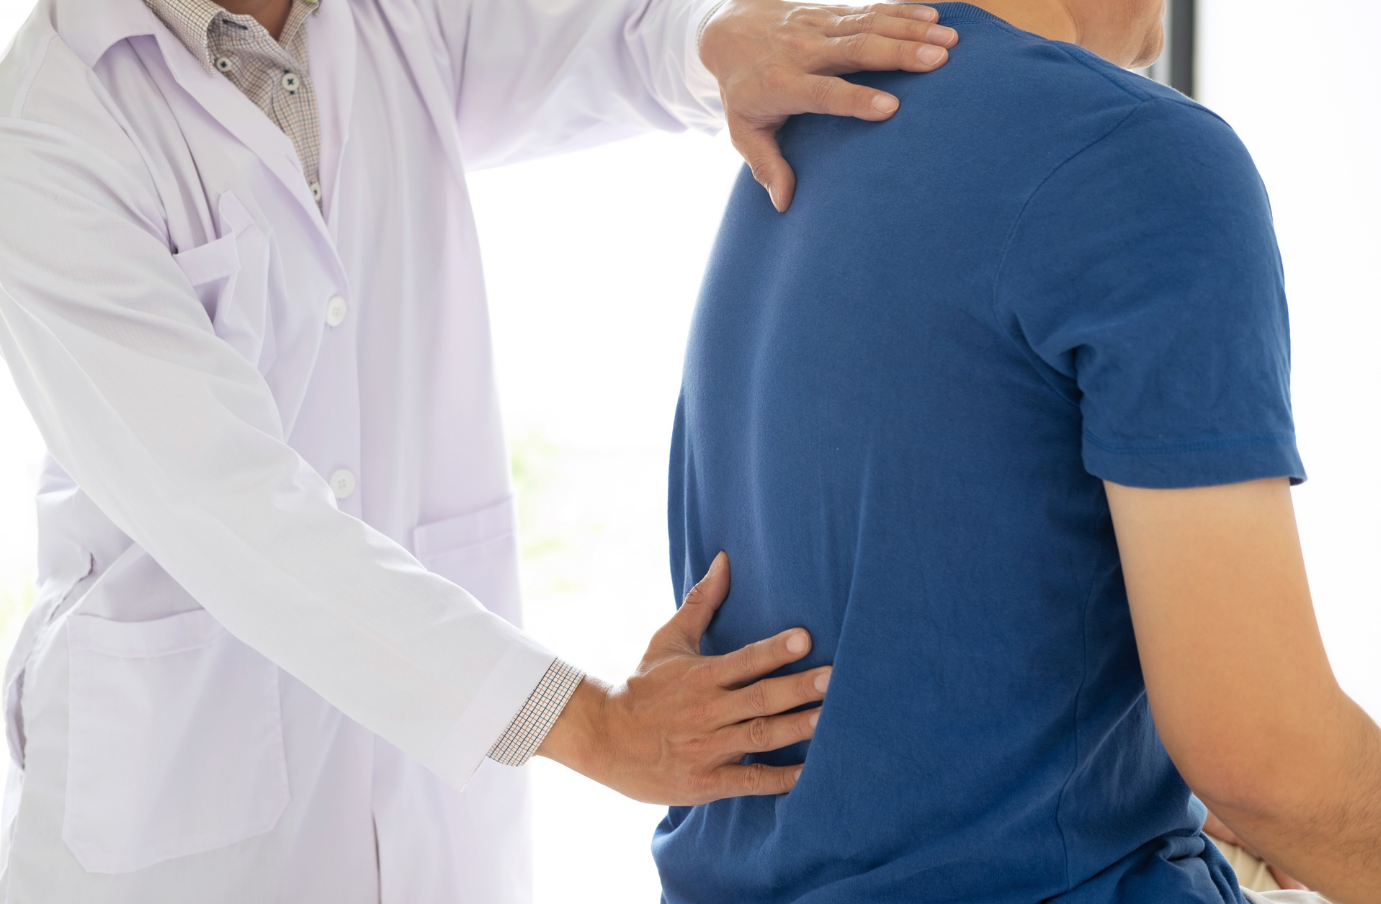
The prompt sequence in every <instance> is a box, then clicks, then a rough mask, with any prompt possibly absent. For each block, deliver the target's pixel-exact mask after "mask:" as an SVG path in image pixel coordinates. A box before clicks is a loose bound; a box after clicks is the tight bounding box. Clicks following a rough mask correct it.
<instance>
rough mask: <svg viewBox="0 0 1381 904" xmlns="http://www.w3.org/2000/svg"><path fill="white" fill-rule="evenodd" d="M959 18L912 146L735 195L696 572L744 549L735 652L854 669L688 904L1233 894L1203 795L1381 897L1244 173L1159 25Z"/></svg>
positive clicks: (1273, 299)
mask: <svg viewBox="0 0 1381 904" xmlns="http://www.w3.org/2000/svg"><path fill="white" fill-rule="evenodd" d="M938 8H939V9H940V11H941V14H942V21H943V22H944V23H945V24H947V25H951V26H953V27H955V28H956V29H957V30H958V31H959V34H960V40H961V42H962V44H961V46H962V48H963V53H962V54H961V53H956V54H955V55H954V59H953V60H952V61H951V63H950V64H949V65H948V66H946V67H945V68H944V69H942V70H940V71H938V72H936V73H933V74H931V75H928V76H926V77H924V78H917V77H913V76H909V75H905V74H888V75H868V76H863V77H860V78H859V81H861V82H863V83H866V84H869V85H873V86H876V87H879V88H883V89H885V90H887V91H890V92H893V93H894V94H896V95H897V96H898V97H900V98H901V99H902V107H901V111H900V112H899V113H898V115H897V116H896V117H895V118H894V119H892V120H891V121H889V122H886V123H881V124H872V123H863V122H858V121H852V120H840V119H831V118H825V117H821V116H802V117H799V118H796V119H794V120H793V121H791V122H790V123H789V124H788V125H787V126H786V127H785V128H784V129H783V131H782V133H781V136H780V137H781V140H782V146H783V148H784V150H785V152H786V156H787V158H788V159H789V161H790V162H791V164H792V166H793V167H795V170H796V172H797V174H798V175H799V177H800V182H799V185H800V188H799V191H798V194H797V195H796V198H795V202H794V206H793V207H792V208H791V209H790V211H789V212H788V213H786V214H784V215H780V214H777V213H776V212H775V211H774V210H773V208H772V206H771V204H770V203H769V201H768V199H767V196H766V195H765V194H764V193H763V192H762V191H761V190H758V189H757V187H756V186H753V185H752V183H751V180H750V179H749V178H748V176H747V174H745V175H744V177H743V179H742V180H741V181H740V184H739V185H738V187H737V189H736V191H735V193H734V195H733V198H732V200H731V201H730V204H729V209H728V212H727V214H726V216H725V220H724V225H723V228H722V231H721V234H720V237H719V240H718V244H717V247H716V250H715V253H714V256H713V259H712V261H711V264H710V267H709V271H708V273H707V276H706V281H705V285H704V288H703V292H702V296H701V300H700V306H699V310H698V312H697V314H696V319H695V324H694V327H693V331H692V336H691V341H690V346H689V350H688V353H687V360H686V366H685V375H684V383H683V390H682V398H681V402H680V405H679V408H678V414H677V422H676V432H675V438H674V441H673V453H672V455H673V458H672V468H671V475H672V489H671V514H670V529H671V539H672V562H673V571H674V576H675V580H676V583H677V586H678V588H679V589H680V590H682V591H684V590H686V589H688V588H689V586H690V582H691V581H692V580H693V578H694V576H698V575H700V574H703V573H705V571H706V568H707V567H708V565H709V563H710V561H711V560H712V559H713V558H714V557H715V555H716V553H717V552H718V551H719V550H725V551H727V552H728V554H729V558H730V560H731V562H732V563H733V565H734V570H733V573H732V597H733V598H732V600H731V601H730V602H731V605H726V606H725V607H724V608H723V609H722V610H721V612H720V614H719V615H718V616H717V617H716V621H715V622H714V623H713V625H712V627H711V630H710V632H709V634H708V635H707V637H706V643H705V645H706V647H707V650H706V652H712V653H727V652H729V651H731V650H734V649H736V648H738V647H740V646H742V645H743V644H745V643H748V642H750V641H752V640H754V639H756V638H759V637H764V636H770V635H773V634H775V633H776V632H778V631H781V630H783V629H786V628H789V627H791V626H794V625H803V626H804V627H806V628H808V629H809V630H810V632H811V633H812V635H813V636H814V639H815V648H814V650H813V652H812V653H811V655H810V656H809V657H808V658H807V659H805V660H803V661H802V662H800V663H798V664H797V667H793V670H797V669H804V668H813V667H817V666H820V665H824V664H828V663H833V665H834V671H833V677H832V680H831V684H830V688H829V696H828V699H827V701H826V702H825V704H824V707H823V709H822V710H821V712H820V719H819V724H818V728H817V730H816V734H815V737H814V740H813V741H811V742H809V743H808V744H801V745H798V746H795V747H790V748H785V749H782V750H779V751H776V752H774V753H770V754H765V755H762V756H760V757H757V758H756V759H757V760H758V761H760V762H764V763H771V764H778V765H790V764H794V763H802V762H803V763H804V764H805V766H804V770H803V772H802V773H801V776H800V779H799V781H798V783H797V785H796V786H795V788H794V790H792V791H791V792H790V793H789V794H787V795H785V796H782V797H777V798H770V797H769V798H740V799H737V800H729V801H722V802H719V803H714V804H709V805H706V806H700V807H692V808H673V809H672V810H671V812H670V813H669V815H668V816H667V818H666V820H665V821H664V822H663V824H662V825H661V827H660V828H659V830H658V834H657V838H656V840H655V842H654V854H655V857H656V860H657V864H658V868H659V870H660V872H661V877H662V882H663V888H664V895H665V901H667V902H669V904H738V902H753V904H777V902H800V904H845V902H848V904H883V902H903V901H924V902H935V904H939V902H975V904H998V902H1003V904H1036V902H1041V901H1058V902H1064V904H1074V902H1081V904H1113V902H1118V904H1180V902H1185V904H1188V902H1205V904H1223V902H1241V901H1242V900H1243V893H1242V892H1240V891H1239V889H1238V887H1237V883H1236V880H1235V878H1234V876H1233V874H1232V871H1231V869H1230V868H1229V866H1228V865H1227V863H1226V861H1225V860H1224V859H1223V858H1222V856H1221V855H1220V854H1219V853H1218V852H1217V850H1216V849H1215V848H1214V847H1213V846H1212V845H1211V844H1210V843H1209V842H1208V841H1207V840H1206V839H1205V837H1204V836H1203V834H1202V833H1201V832H1200V827H1201V826H1202V825H1203V823H1204V818H1205V809H1204V806H1203V804H1201V803H1199V800H1198V799H1196V798H1195V797H1191V789H1192V790H1193V792H1195V793H1196V794H1197V795H1198V798H1200V799H1202V800H1204V801H1206V802H1207V803H1208V805H1209V806H1211V807H1212V809H1213V810H1214V812H1215V813H1216V814H1217V815H1218V816H1219V817H1221V818H1222V819H1223V821H1224V822H1225V823H1226V824H1227V825H1228V826H1229V827H1230V828H1231V829H1232V831H1233V832H1235V833H1237V835H1239V836H1240V837H1241V838H1242V839H1244V840H1245V841H1246V842H1247V843H1249V844H1251V845H1252V846H1253V847H1254V848H1255V849H1256V850H1258V851H1260V852H1261V853H1262V855H1263V856H1265V857H1267V858H1268V859H1269V860H1271V862H1273V863H1275V864H1277V865H1279V866H1280V867H1281V868H1282V869H1284V870H1286V871H1288V872H1290V873H1291V874H1293V875H1295V876H1297V877H1298V878H1299V879H1300V880H1301V881H1303V882H1305V883H1307V884H1308V885H1310V886H1311V887H1314V888H1318V889H1320V890H1322V891H1323V892H1325V893H1327V894H1328V895H1330V896H1331V897H1334V898H1335V899H1336V900H1337V901H1338V902H1377V901H1381V856H1378V852H1379V851H1381V731H1378V729H1377V726H1376V725H1375V724H1374V723H1373V722H1372V721H1371V720H1370V719H1369V718H1368V717H1367V716H1366V715H1365V714H1364V713H1363V712H1362V711H1361V710H1360V709H1359V708H1358V707H1356V706H1355V705H1354V704H1353V703H1352V701H1350V700H1349V699H1348V698H1347V697H1346V696H1345V695H1344V694H1343V693H1342V691H1341V690H1340V689H1339V688H1338V685H1337V683H1336V681H1335V680H1334V678H1333V675H1332V672H1331V670H1330V668H1329V665H1328V661H1327V658H1326V656H1325V654H1324V651H1323V647H1322V643H1321V641H1320V638H1319V633H1318V629H1317V627H1316V625H1315V622H1314V616H1313V612H1312V608H1311V604H1310V599H1309V592H1308V585H1307V582H1306V580H1305V576H1304V566H1303V562H1302V557H1301V554H1300V550H1299V544H1298V539H1297V536H1296V532H1295V524H1294V516H1293V511H1292V509H1291V502H1290V489H1289V486H1290V484H1291V483H1297V482H1299V481H1302V480H1303V479H1304V476H1305V474H1304V469H1303V467H1302V465H1301V463H1300V458H1299V455H1298V454H1297V452H1296V448H1295V439H1294V428H1293V421H1292V415H1291V408H1290V396H1289V340H1288V325H1287V313H1286V303H1285V295H1284V291H1283V281H1282V273H1281V263H1280V258H1279V255H1278V253H1277V249H1276V242H1275V237H1274V234H1273V229H1272V223H1271V212H1270V208H1269V205H1268V201H1267V197H1266V193H1265V190H1264V188H1263V186H1262V183H1261V180H1260V179H1259V178H1258V176H1257V173H1256V170H1255V168H1254V167H1253V164H1252V161H1251V159H1250V157H1249V156H1248V154H1247V152H1246V150H1245V149H1244V148H1243V147H1242V144H1241V143H1240V142H1239V141H1238V139H1237V138H1236V136H1235V135H1234V134H1233V132H1232V130H1231V129H1230V128H1229V127H1228V126H1227V125H1225V124H1224V123H1223V122H1222V121H1221V120H1219V119H1218V118H1217V117H1215V116H1214V115H1213V114H1212V113H1210V112H1208V111H1206V110H1204V109H1203V108H1201V107H1199V106H1196V105H1195V104H1193V103H1192V102H1190V101H1188V100H1186V99H1185V98H1183V97H1181V96H1180V95H1178V94H1176V93H1175V92H1173V91H1171V90H1169V89H1166V88H1163V87H1161V86H1158V85H1156V84H1153V83H1152V82H1150V81H1148V80H1146V79H1144V78H1141V77H1140V76H1137V75H1135V74H1132V73H1129V72H1125V71H1123V70H1122V69H1120V68H1118V67H1119V66H1132V65H1142V64H1145V63H1146V62H1147V61H1149V60H1150V59H1152V58H1153V57H1154V56H1155V55H1156V54H1157V53H1158V52H1159V48H1160V44H1161V40H1162V38H1161V33H1160V15H1161V5H1160V0H992V2H982V3H978V4H977V5H967V4H961V3H941V4H938ZM999 16H1000V17H1001V18H999ZM1004 20H1005V21H1004ZM1009 23H1010V24H1009ZM1076 40H1077V41H1078V42H1079V44H1081V45H1082V47H1080V46H1074V44H1073V43H1064V42H1066V41H1068V42H1073V41H1076ZM1153 719H1154V721H1153ZM1277 894H1281V893H1277ZM1286 894H1288V893H1286ZM1291 900H1303V899H1293V898H1292V899H1291Z"/></svg>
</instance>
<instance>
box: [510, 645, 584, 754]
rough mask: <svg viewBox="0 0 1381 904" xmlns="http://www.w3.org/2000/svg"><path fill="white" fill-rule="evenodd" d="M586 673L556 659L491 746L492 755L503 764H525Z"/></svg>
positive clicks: (554, 722) (539, 745) (559, 715)
mask: <svg viewBox="0 0 1381 904" xmlns="http://www.w3.org/2000/svg"><path fill="white" fill-rule="evenodd" d="M584 677H585V673H584V672H582V671H581V670H580V669H578V668H576V667H575V666H573V665H571V664H570V663H568V662H564V661H562V660H560V659H558V660H556V661H555V662H553V663H552V664H551V667H550V668H548V669H547V673H546V674H545V675H543V676H542V680H541V681H539V682H537V687H536V689H535V690H533V692H532V694H531V695H530V696H529V697H528V698H527V702H526V703H524V704H523V708H522V709H520V710H518V714H517V715H516V716H514V717H513V721H511V722H509V723H508V728H506V729H505V730H504V733H503V734H502V735H501V736H500V737H499V739H498V740H497V741H495V742H494V746H493V747H490V748H489V754H488V756H489V758H490V759H491V760H493V761H494V762H496V763H499V764H500V765H503V766H521V765H523V764H524V763H526V762H527V761H528V760H530V759H532V756H533V754H535V753H536V752H537V748H538V747H541V746H542V741H543V740H545V739H546V737H547V732H549V731H551V727H552V726H553V725H555V724H556V720H557V719H559V718H560V717H561V713H562V711H563V710H565V708H566V704H567V703H569V702H571V697H572V696H573V695H574V694H575V689H576V688H578V687H579V686H580V682H581V680H582V679H584Z"/></svg>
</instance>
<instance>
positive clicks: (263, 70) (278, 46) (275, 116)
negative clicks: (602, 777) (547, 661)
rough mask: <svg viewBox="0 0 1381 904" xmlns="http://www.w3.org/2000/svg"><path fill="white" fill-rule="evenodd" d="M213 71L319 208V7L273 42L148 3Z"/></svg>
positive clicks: (194, 11) (575, 679) (543, 685)
mask: <svg viewBox="0 0 1381 904" xmlns="http://www.w3.org/2000/svg"><path fill="white" fill-rule="evenodd" d="M144 2H145V3H147V4H148V6H149V8H150V9H151V10H153V12H154V15H156V16H158V18H159V19H162V20H163V24H164V25H167V26H168V28H169V29H171V30H172V32H173V34H175V35H177V38H178V40H179V41H181V42H182V43H183V44H184V45H186V47H187V49H188V50H190V51H191V52H192V56H194V57H196V58H197V59H198V60H200V61H201V65H202V66H203V67H204V68H205V69H206V71H207V72H220V73H221V74H222V75H224V76H225V77H226V78H228V79H230V81H231V82H232V83H233V84H234V85H235V87H236V88H239V89H240V90H241V91H242V92H244V94H245V96H246V97H248V98H249V99H250V100H252V101H254V103H255V104H257V105H258V107H259V109H261V110H263V111H264V113H265V114H267V116H268V118H269V119H271V120H273V122H274V124H275V125H277V126H278V127H279V128H280V129H282V130H283V132H284V134H286V135H287V136H288V137H289V138H291V139H292V143H293V146H294V147H295V148H297V157H298V160H300V161H301V162H302V174H303V175H304V176H305V177H306V179H307V184H308V185H309V186H310V187H311V190H312V197H314V198H316V202H317V203H318V204H320V203H321V183H320V181H318V178H317V166H318V162H319V158H320V156H321V121H320V119H319V118H318V117H317V110H316V93H315V92H314V91H313V90H312V79H311V76H310V74H309V69H308V65H307V30H306V28H304V25H305V24H306V22H307V17H308V16H309V15H311V14H312V13H313V12H315V11H316V10H317V9H318V7H319V5H320V0H292V10H291V11H290V12H289V13H288V22H287V24H286V25H284V26H283V33H282V35H280V36H279V39H278V40H277V41H275V40H274V39H273V36H272V35H270V34H269V33H268V30H267V29H266V28H264V26H262V25H260V24H259V22H258V21H257V20H256V19H255V18H254V17H253V16H237V15H234V14H232V13H229V12H226V11H225V10H224V9H222V8H221V7H219V6H217V5H216V4H214V3H212V2H211V0H144ZM584 677H585V673H584V672H582V671H581V670H580V669H577V668H576V667H575V666H573V665H570V664H569V663H566V662H562V661H561V660H560V659H558V660H556V661H555V662H553V663H552V664H551V667H550V668H548V669H547V672H546V674H545V675H543V676H542V680H541V681H540V682H539V683H538V685H537V689H536V690H534V691H533V692H532V694H531V696H529V697H528V699H527V702H526V703H524V704H523V708H522V709H520V710H519V711H518V714H517V715H516V716H514V717H513V720H512V721H511V722H509V723H508V727H507V729H505V731H504V733H503V735H502V736H501V737H500V738H499V739H498V740H497V741H495V742H494V746H493V747H491V748H489V758H490V759H492V760H495V761H497V762H499V763H502V764H503V765H505V766H521V765H523V764H524V763H526V762H527V761H528V760H529V759H531V758H532V755H533V754H534V753H536V752H537V748H538V747H541V746H542V741H543V740H544V739H545V738H546V736H547V732H549V731H551V727H552V726H553V725H555V724H556V719H557V717H558V716H560V715H561V712H562V710H564V709H565V708H566V704H567V703H569V702H570V700H571V696H572V695H574V694H575V689H576V688H577V687H579V686H580V682H581V680H582V679H583V678H584Z"/></svg>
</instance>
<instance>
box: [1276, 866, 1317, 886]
mask: <svg viewBox="0 0 1381 904" xmlns="http://www.w3.org/2000/svg"><path fill="white" fill-rule="evenodd" d="M1269 869H1270V871H1271V878H1272V879H1275V880H1276V885H1279V886H1280V887H1281V888H1282V889H1284V890H1285V891H1309V890H1310V889H1309V886H1307V885H1305V884H1304V883H1303V882H1301V881H1299V880H1298V879H1296V878H1294V877H1292V876H1289V875H1287V874H1286V873H1283V872H1281V871H1280V870H1278V869H1276V868H1275V867H1274V866H1272V867H1269Z"/></svg>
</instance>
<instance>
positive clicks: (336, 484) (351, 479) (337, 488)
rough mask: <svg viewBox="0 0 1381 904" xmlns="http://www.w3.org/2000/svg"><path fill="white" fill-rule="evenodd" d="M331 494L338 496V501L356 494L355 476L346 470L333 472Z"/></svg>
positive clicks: (340, 469) (341, 469)
mask: <svg viewBox="0 0 1381 904" xmlns="http://www.w3.org/2000/svg"><path fill="white" fill-rule="evenodd" d="M330 483H331V492H332V493H335V494H336V498H337V499H344V498H345V497H347V496H349V495H350V494H351V493H353V492H355V475H354V474H352V473H351V472H350V471H348V470H346V469H345V468H339V469H337V470H335V471H332V472H331V481H330Z"/></svg>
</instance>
